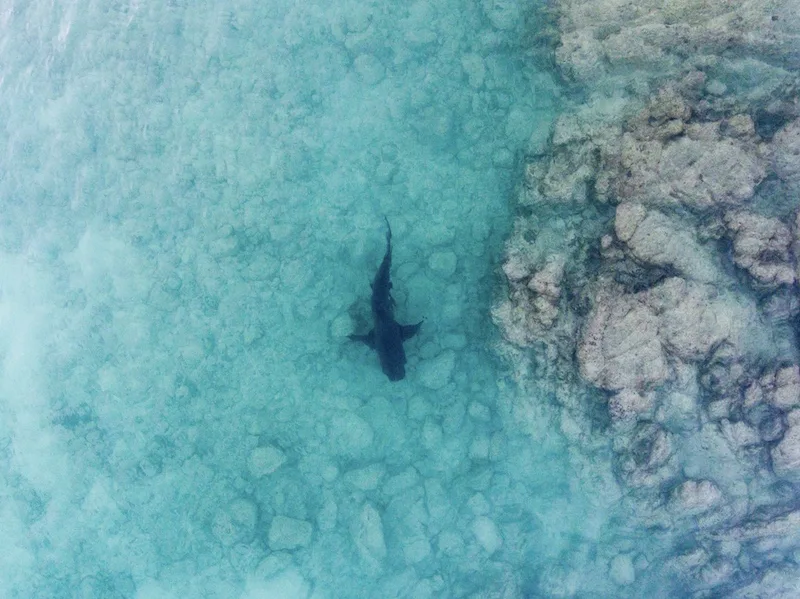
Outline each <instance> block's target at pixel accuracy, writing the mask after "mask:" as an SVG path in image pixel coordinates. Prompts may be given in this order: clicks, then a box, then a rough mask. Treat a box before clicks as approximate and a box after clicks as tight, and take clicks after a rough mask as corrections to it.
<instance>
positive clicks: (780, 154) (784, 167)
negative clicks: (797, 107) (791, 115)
mask: <svg viewBox="0 0 800 599" xmlns="http://www.w3.org/2000/svg"><path fill="white" fill-rule="evenodd" d="M772 166H773V168H774V169H775V174H777V175H778V177H780V178H781V180H783V181H785V182H786V184H787V185H789V187H790V188H791V189H792V190H794V191H795V192H796V193H797V192H800V119H795V120H794V121H792V122H791V123H789V124H788V125H786V126H785V127H783V128H782V129H781V130H780V131H778V133H776V134H775V138H774V140H773V143H772Z"/></svg>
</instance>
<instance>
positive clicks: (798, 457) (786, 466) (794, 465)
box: [772, 410, 800, 483]
mask: <svg viewBox="0 0 800 599" xmlns="http://www.w3.org/2000/svg"><path fill="white" fill-rule="evenodd" d="M788 422H789V429H788V430H787V431H786V433H785V434H784V435H783V439H782V440H781V442H780V443H778V445H777V446H775V448H774V449H773V450H772V469H773V470H774V471H775V474H776V475H777V476H779V477H781V478H785V479H786V480H789V481H791V482H794V483H800V410H793V411H792V412H790V413H789V416H788Z"/></svg>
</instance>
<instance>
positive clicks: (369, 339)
mask: <svg viewBox="0 0 800 599" xmlns="http://www.w3.org/2000/svg"><path fill="white" fill-rule="evenodd" d="M348 337H349V338H350V340H351V341H361V342H362V343H366V344H367V345H368V346H369V347H370V348H371V349H375V330H374V329H373V330H371V331H370V332H369V333H367V334H366V335H348Z"/></svg>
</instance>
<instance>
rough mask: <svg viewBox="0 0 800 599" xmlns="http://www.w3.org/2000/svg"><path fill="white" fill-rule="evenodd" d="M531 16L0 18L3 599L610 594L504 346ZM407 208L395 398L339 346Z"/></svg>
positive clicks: (163, 10) (282, 12)
mask: <svg viewBox="0 0 800 599" xmlns="http://www.w3.org/2000/svg"><path fill="white" fill-rule="evenodd" d="M535 26H536V20H535V18H534V17H533V15H531V14H530V12H529V11H528V10H527V9H525V10H523V8H522V7H521V6H518V5H516V4H513V3H510V2H493V1H488V0H486V1H484V2H478V3H476V2H472V1H468V2H466V1H465V2H462V1H454V2H449V3H436V4H427V3H423V2H416V3H413V4H406V3H386V2H369V1H364V0H358V1H356V2H350V1H345V2H330V1H328V0H325V1H320V2H313V1H311V2H309V1H308V0H302V1H300V0H298V1H293V0H292V1H278V0H269V1H266V2H261V1H259V2H252V3H250V2H224V3H222V4H220V3H217V2H210V3H203V2H185V1H183V2H182V1H169V2H168V1H163V0H152V1H151V0H144V1H142V2H133V3H125V2H111V1H109V2H106V1H100V2H89V1H79V2H73V3H70V2H57V3H53V2H50V1H42V0H39V1H37V0H32V1H11V2H3V3H2V7H1V8H0V61H1V62H0V115H2V122H3V127H2V128H1V129H0V139H1V140H2V145H1V146H0V147H2V149H3V151H2V152H0V360H1V362H0V363H1V364H2V376H0V597H2V598H3V599H5V598H19V599H32V598H47V599H51V598H76V597H78V598H87V599H88V598H92V599H94V598H97V599H109V598H113V599H117V598H124V599H128V598H131V597H135V598H137V599H152V598H158V599H164V598H168V597H169V598H174V597H180V598H187V599H193V598H203V599H210V598H219V599H231V598H239V597H242V598H245V599H265V598H266V599H307V598H312V597H313V598H315V599H317V598H324V597H330V598H332V599H342V598H350V597H352V598H390V597H409V598H414V599H425V598H439V597H491V596H505V597H522V596H526V595H527V596H530V595H531V593H534V591H536V590H537V589H539V588H544V587H545V585H546V584H550V585H562V584H565V583H563V582H562V581H568V580H569V579H570V577H572V579H574V580H583V579H586V580H587V582H586V583H585V584H586V585H589V584H594V585H596V584H599V585H600V586H599V587H598V588H601V589H602V588H607V589H613V586H611V587H605V586H604V585H606V583H605V582H603V578H604V577H605V572H606V569H607V567H608V560H609V556H608V555H607V553H606V551H605V549H603V547H602V546H601V547H600V549H599V550H598V549H597V547H598V545H599V544H600V543H599V537H600V531H601V530H603V527H604V526H606V522H607V520H608V513H607V512H606V511H605V510H604V509H596V508H595V505H596V504H597V501H596V500H595V499H594V498H595V497H597V496H600V497H602V498H603V501H608V499H607V497H608V496H607V495H604V494H598V493H596V492H595V491H594V487H592V488H589V489H586V488H583V487H581V483H580V481H578V480H577V479H575V478H574V477H572V476H571V468H570V465H569V463H568V453H567V452H566V451H565V446H564V442H563V438H562V437H561V436H560V434H559V433H558V432H557V430H556V429H555V428H554V427H553V426H552V423H551V420H550V419H549V418H548V415H549V414H550V412H549V409H550V408H549V406H547V405H541V406H539V407H537V410H538V411H537V412H536V413H537V414H538V416H537V418H536V419H534V418H532V417H531V414H533V413H534V412H532V411H527V412H526V414H527V415H528V417H527V418H525V419H522V418H518V417H515V416H514V414H513V413H512V412H513V410H514V409H516V407H515V406H516V403H515V396H514V395H513V393H512V392H510V391H507V390H506V389H505V388H504V386H503V384H502V381H500V382H498V371H497V370H496V369H495V367H494V363H493V357H492V354H491V353H490V352H488V351H487V350H486V339H487V338H489V336H490V335H492V334H494V330H493V328H492V325H491V323H490V322H489V321H488V313H489V308H490V300H491V292H492V286H493V283H494V274H493V268H494V266H493V264H494V260H495V257H497V256H500V254H501V250H502V241H503V238H504V237H505V235H506V232H507V228H506V227H507V224H508V210H507V198H508V193H509V190H510V189H511V182H512V180H513V178H514V177H515V176H516V175H515V173H517V172H519V169H515V166H516V164H517V162H516V161H517V156H518V155H519V154H521V153H523V152H530V151H531V149H530V148H535V147H537V145H538V144H539V142H541V141H543V140H545V139H546V136H547V132H548V131H549V127H550V124H551V121H552V119H553V116H554V112H555V106H556V95H557V89H556V85H555V84H554V81H553V79H552V77H551V75H549V74H548V73H547V72H542V71H539V70H537V69H536V68H534V64H533V62H534V61H533V59H532V57H533V54H532V53H531V52H530V51H529V49H528V45H527V39H528V37H527V35H526V31H528V29H527V28H528V27H535ZM384 216H386V217H388V219H389V220H390V221H391V224H392V229H393V232H394V237H393V241H394V255H393V270H392V279H393V283H394V288H393V292H394V297H395V299H396V303H397V306H396V311H397V318H398V320H401V321H403V322H416V321H417V320H418V319H420V318H423V317H424V318H425V323H424V325H423V328H422V331H421V332H420V334H419V335H417V336H416V337H415V338H414V339H413V340H411V341H410V342H409V343H408V344H407V347H406V350H407V353H408V357H409V363H408V365H407V373H408V374H407V376H406V378H405V379H404V380H403V381H401V382H398V383H392V382H390V381H389V380H388V379H387V378H386V377H385V376H384V375H383V373H382V372H381V369H380V366H379V364H378V360H377V358H376V357H375V355H374V354H373V353H371V352H370V351H369V350H368V349H366V348H365V347H364V346H362V345H360V344H356V343H352V342H350V341H349V340H348V338H347V335H348V334H350V333H353V332H358V331H363V330H366V328H367V327H368V326H369V324H368V322H367V321H368V319H369V301H368V297H369V282H370V280H371V279H372V277H373V276H374V273H375V269H376V268H377V266H378V264H379V263H380V260H381V257H382V255H383V251H384V243H385V240H384V232H385V225H384V220H383V217H384ZM532 435H535V436H533V437H532ZM603 468H604V466H603V464H600V465H598V466H597V468H596V469H595V471H596V472H597V476H598V477H600V478H601V479H602V477H603V476H605V479H604V480H611V474H610V470H609V469H608V468H607V467H605V470H603ZM587 564H588V565H589V566H590V567H591V568H594V570H591V568H587V566H586V565H587ZM548 581H549V582H548ZM597 581H599V583H598V582H597ZM572 584H574V583H572ZM581 584H584V583H581Z"/></svg>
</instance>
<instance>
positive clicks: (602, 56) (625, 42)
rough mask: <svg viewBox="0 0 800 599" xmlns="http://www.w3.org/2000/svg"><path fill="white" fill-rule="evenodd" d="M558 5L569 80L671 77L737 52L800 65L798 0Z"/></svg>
mask: <svg viewBox="0 0 800 599" xmlns="http://www.w3.org/2000/svg"><path fill="white" fill-rule="evenodd" d="M558 6H559V9H560V23H559V26H560V29H561V46H560V47H559V48H558V50H557V52H556V59H557V60H558V63H559V66H560V67H561V70H562V72H564V74H565V75H566V76H568V77H570V78H571V79H573V80H576V81H580V82H582V83H585V84H589V85H592V86H598V85H604V84H609V83H610V82H612V81H613V82H616V83H617V84H618V85H619V84H620V80H622V81H623V82H628V81H635V80H636V79H637V77H638V78H639V80H641V79H647V78H650V79H655V78H658V77H659V76H660V77H664V76H670V75H673V74H674V73H676V72H678V71H680V69H681V67H682V66H683V65H684V63H685V61H686V60H687V59H688V58H692V59H693V60H695V61H702V60H703V59H704V58H705V57H718V56H722V55H725V54H730V53H735V54H737V55H745V56H749V57H753V58H761V59H763V60H765V61H767V62H769V61H770V60H772V59H773V58H774V57H782V58H783V62H784V63H787V62H788V63H789V64H793V65H794V67H795V68H798V67H800V53H798V51H797V48H798V36H800V34H798V32H797V28H796V26H795V19H794V14H795V13H796V7H797V5H796V4H795V3H793V2H792V1H791V0H774V1H768V2H764V1H763V0H746V1H744V2H738V3H736V4H727V3H719V2H714V1H713V0H693V1H686V0H684V1H678V2H668V3H664V2H659V1H658V0H645V1H643V2H637V3H635V4H631V3H629V2H625V1H624V0H606V1H603V2H560V3H559V4H558Z"/></svg>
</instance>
